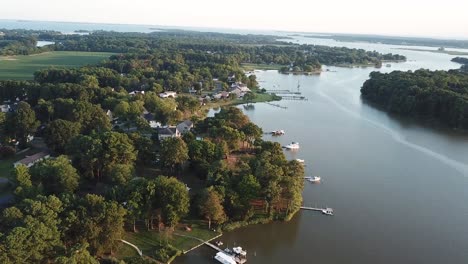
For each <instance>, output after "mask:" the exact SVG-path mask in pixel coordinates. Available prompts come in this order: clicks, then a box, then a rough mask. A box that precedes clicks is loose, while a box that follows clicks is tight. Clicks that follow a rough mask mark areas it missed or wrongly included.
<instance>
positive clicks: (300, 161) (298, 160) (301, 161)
mask: <svg viewBox="0 0 468 264" xmlns="http://www.w3.org/2000/svg"><path fill="white" fill-rule="evenodd" d="M296 161H297V162H299V163H302V164H304V162H305V160H303V159H296Z"/></svg>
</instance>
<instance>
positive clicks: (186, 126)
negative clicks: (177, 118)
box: [177, 120, 193, 134]
mask: <svg viewBox="0 0 468 264" xmlns="http://www.w3.org/2000/svg"><path fill="white" fill-rule="evenodd" d="M192 128H193V122H192V121H190V120H185V121H183V122H181V123H180V124H178V125H177V129H178V130H179V132H180V133H182V134H184V133H187V132H189V131H190V129H192Z"/></svg>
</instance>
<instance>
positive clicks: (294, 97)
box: [280, 95, 307, 101]
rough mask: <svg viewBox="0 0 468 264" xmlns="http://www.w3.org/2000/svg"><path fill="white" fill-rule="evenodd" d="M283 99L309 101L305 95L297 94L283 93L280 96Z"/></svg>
mask: <svg viewBox="0 0 468 264" xmlns="http://www.w3.org/2000/svg"><path fill="white" fill-rule="evenodd" d="M280 97H281V100H296V101H307V98H306V97H304V96H297V95H282V96H280Z"/></svg>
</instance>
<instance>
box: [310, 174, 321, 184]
mask: <svg viewBox="0 0 468 264" xmlns="http://www.w3.org/2000/svg"><path fill="white" fill-rule="evenodd" d="M307 180H308V181H310V182H312V183H316V182H320V181H321V180H322V178H320V177H319V176H314V177H310V178H309V179H307Z"/></svg>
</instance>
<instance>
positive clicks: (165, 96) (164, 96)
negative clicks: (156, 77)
mask: <svg viewBox="0 0 468 264" xmlns="http://www.w3.org/2000/svg"><path fill="white" fill-rule="evenodd" d="M159 97H161V98H169V97H172V98H176V97H177V93H176V92H172V91H166V92H164V93H160V94H159Z"/></svg>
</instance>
